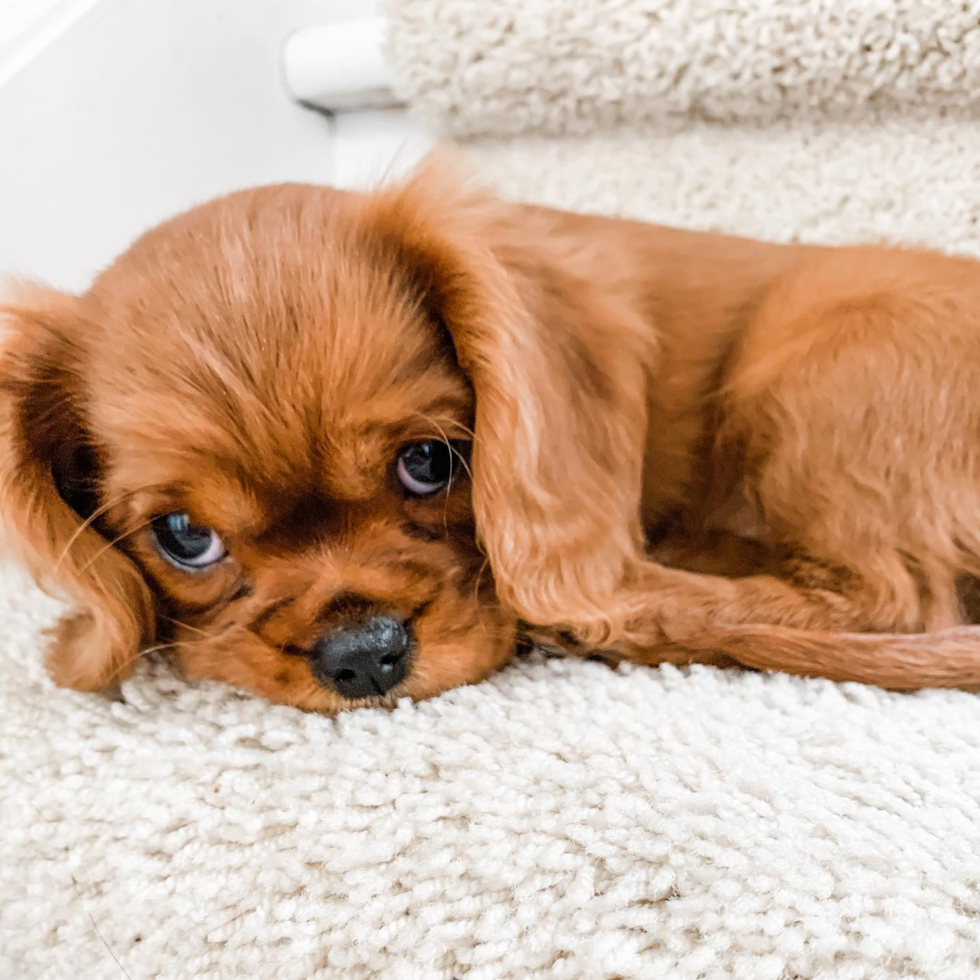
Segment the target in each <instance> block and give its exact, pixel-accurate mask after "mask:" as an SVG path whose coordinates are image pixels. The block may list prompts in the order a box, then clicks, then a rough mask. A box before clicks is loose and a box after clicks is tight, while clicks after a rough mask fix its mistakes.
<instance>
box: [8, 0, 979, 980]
mask: <svg viewBox="0 0 980 980" xmlns="http://www.w3.org/2000/svg"><path fill="white" fill-rule="evenodd" d="M763 8H764V9H763ZM390 12H391V18H392V32H391V38H390V48H391V58H392V64H393V65H394V66H395V68H396V70H397V71H398V73H399V77H400V85H401V88H402V91H403V92H405V93H406V94H408V95H409V96H410V97H411V98H412V100H413V102H414V104H415V105H416V106H417V107H418V109H419V111H423V112H426V113H427V114H428V117H429V119H430V121H431V123H432V125H433V126H435V127H437V128H438V129H440V130H441V131H443V132H445V133H447V134H452V135H455V136H456V137H466V139H465V141H464V142H463V143H462V144H461V145H462V148H463V150H464V152H465V153H467V154H468V155H470V157H471V159H472V161H473V163H474V165H475V166H476V168H477V169H478V170H479V171H480V172H481V173H483V174H484V175H486V176H487V177H488V179H490V180H491V181H493V182H494V183H496V184H497V185H498V186H499V187H501V189H502V190H503V191H504V192H506V193H508V194H511V195H513V196H519V197H526V198H533V199H537V200H542V201H549V202H552V203H556V204H562V205H565V206H571V207H579V208H587V209H592V210H602V211H608V212H617V213H628V214H631V215H635V216H638V217H645V218H650V219H659V220H665V221H674V222H678V223H685V224H688V225H692V226H697V227H717V228H724V229H729V230H734V231H739V232H742V233H745V234H756V235H762V236H766V237H770V238H776V239H794V238H807V239H812V240H820V241H845V240H852V239H857V238H862V239H871V238H885V239H888V238H894V239H902V240H912V241H922V242H930V243H933V244H935V245H938V246H941V247H946V248H950V249H954V250H958V251H968V252H973V253H975V254H980V226H978V222H980V132H978V129H977V127H976V125H975V124H974V123H973V122H971V120H970V117H969V115H968V113H969V112H971V111H972V108H973V99H974V97H975V95H976V92H977V91H980V89H978V88H977V84H976V82H977V79H976V77H975V76H976V74H977V72H978V71H980V69H978V67H977V66H978V65H980V61H978V59H977V57H976V44H977V29H976V24H977V12H976V9H975V7H974V6H973V5H970V4H965V5H962V10H961V5H960V4H945V3H938V2H937V3H934V4H926V3H913V2H911V0H903V2H898V3H892V2H889V3H883V2H882V3H867V2H863V3H861V4H858V3H857V2H856V0H851V2H849V3H833V4H831V3H820V4H810V3H802V2H800V3H788V2H785V0H784V2H779V3H775V2H774V3H772V4H768V5H764V4H756V3H753V2H750V0H728V2H725V3H724V4H722V3H720V2H719V3H714V2H704V3H701V2H700V0H699V2H696V3H695V2H694V0H690V2H681V0H676V2H673V3H671V2H657V3H654V2H652V0H650V2H643V0H618V2H614V0H608V2H599V0H588V2H582V0H552V2H545V0H540V2H535V3H528V2H524V0H470V2H465V0H439V2H436V0H393V2H392V3H391V5H390ZM862 12H863V13H864V14H866V16H863V13H862ZM629 52H633V53H632V54H629V56H628V57H627V54H628V53H629ZM777 69H778V70H777ZM624 93H625V94H624ZM627 95H628V98H627V97H626V96H627ZM872 95H874V99H873V103H874V104H873V105H868V104H867V102H868V99H869V98H870V97H871V96H872ZM477 137H478V138H477ZM57 608H58V607H57V605H56V603H54V602H53V601H51V600H48V599H45V598H44V597H42V596H41V595H40V594H39V593H38V592H37V591H36V590H35V589H34V588H33V587H32V586H30V585H29V584H28V583H27V582H26V581H25V580H24V578H23V576H22V574H21V573H20V572H19V571H18V570H17V569H16V568H13V567H10V566H0V623H3V628H2V629H0V977H4V978H8V977H9V978H11V980H61V978H66V980H69V978H70V980H104V978H105V980H113V978H121V980H124V978H125V977H129V978H131V980H149V978H161V980H162V978H166V980H183V978H194V980H197V978H215V980H245V978H248V980H264V978H270V980H272V978H276V980H308V978H315V980H334V978H337V980H368V978H379V977H381V978H384V980H451V978H454V977H455V978H457V980H538V978H540V980H544V978H548V980H661V978H663V980H668V978H669V980H723V978H724V980H732V978H734V980H822V978H835V980H836V978H840V980H899V978H902V980H912V978H914V980H967V978H969V977H972V976H978V975H980V696H977V695H970V694H963V693H958V692H935V691H931V692H922V693H918V694H912V695H900V694H891V693H886V692H882V691H878V690H875V689H871V688H864V687H860V686H856V685H835V684H831V683H829V682H823V681H804V680H798V679H792V678H787V677H779V676H760V675H752V674H745V673H738V672H720V671H712V670H710V669H694V670H690V671H682V670H677V669H673V668H670V669H667V668H664V669H659V670H643V669H621V670H618V671H611V670H608V669H606V668H605V667H602V666H600V665H596V664H589V663H572V662H564V661H544V660H540V659H534V658H532V659H530V660H527V661H522V662H519V663H517V664H515V665H514V666H512V667H510V668H509V669H507V670H505V671H503V672H502V673H500V674H499V675H498V676H497V677H496V678H494V679H493V680H491V681H489V682H487V683H485V684H482V685H479V686H477V687H472V688H466V689H462V690H459V691H455V692H451V693H449V694H447V695H445V696H443V697H441V698H437V699H435V700H433V701H430V702H427V703H425V704H420V705H411V704H403V705H401V706H400V707H399V708H397V709H396V710H395V711H393V712H390V713H382V712H374V711H365V712H359V713H354V714H351V715H347V716H342V717H340V718H337V719H329V718H323V717H314V716H308V715H303V714H300V713H298V712H295V711H292V710H290V709H285V708H281V707H276V706H271V705H268V704H266V703H264V702H262V701H259V700H256V699H253V698H250V697H247V696H245V695H240V694H238V693H236V692H234V691H231V690H229V689H227V688H224V687H221V686H218V685H213V684H207V683H187V682H185V681H183V680H182V679H180V678H179V677H178V676H177V675H176V674H175V673H174V672H173V671H171V670H170V669H169V668H168V667H167V666H166V665H165V664H164V663H162V662H158V661H152V662H149V663H146V664H145V665H144V666H143V667H141V669H140V670H139V671H138V673H137V674H136V676H135V677H134V678H133V679H132V680H131V681H129V682H128V683H127V684H126V685H125V686H124V690H123V696H124V700H123V701H121V702H110V701H105V700H101V699H99V698H95V697H89V696H83V695H76V694H73V693H71V692H65V691H59V690H56V689H54V688H53V687H52V685H51V684H50V682H49V681H48V679H47V678H46V677H45V675H44V671H43V669H42V667H41V661H40V647H41V638H40V632H41V630H42V629H43V627H44V626H45V625H46V624H47V623H49V622H50V621H51V618H52V617H53V616H54V615H55V614H56V612H57Z"/></svg>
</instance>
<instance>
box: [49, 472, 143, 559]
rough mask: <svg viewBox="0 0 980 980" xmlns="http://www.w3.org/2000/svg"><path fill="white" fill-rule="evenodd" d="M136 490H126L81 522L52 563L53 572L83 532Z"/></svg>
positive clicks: (97, 508) (136, 491)
mask: <svg viewBox="0 0 980 980" xmlns="http://www.w3.org/2000/svg"><path fill="white" fill-rule="evenodd" d="M139 492H140V491H138V490H127V491H126V492H125V493H122V494H120V495H119V496H118V497H114V498H113V499H112V500H109V501H106V503H104V504H103V505H102V506H101V507H96V509H95V510H94V511H92V513H91V514H89V516H88V517H86V518H85V520H84V521H82V523H81V524H79V526H78V527H77V528H76V529H75V531H74V533H73V534H72V536H71V537H70V538H69V539H68V543H67V544H66V545H65V547H64V550H63V551H62V552H61V554H60V555H59V556H58V560H57V561H56V562H55V563H54V570H55V572H57V571H58V569H59V568H60V567H61V563H62V562H63V561H64V560H65V559H66V558H67V557H68V553H69V552H70V551H71V549H72V547H73V545H74V544H75V542H77V541H78V539H79V538H80V537H81V536H82V535H83V534H84V533H85V531H86V530H87V529H88V528H90V527H91V526H92V525H93V524H94V523H95V522H96V521H97V520H98V519H99V518H100V517H102V516H103V515H104V514H105V513H106V512H107V511H110V510H112V508H113V507H116V506H118V505H119V504H121V503H122V502H123V501H124V500H126V498H127V497H132V496H133V495H134V494H136V493H139Z"/></svg>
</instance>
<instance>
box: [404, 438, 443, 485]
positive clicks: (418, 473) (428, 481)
mask: <svg viewBox="0 0 980 980" xmlns="http://www.w3.org/2000/svg"><path fill="white" fill-rule="evenodd" d="M395 469H396V472H397V473H398V480H399V482H400V483H401V485H402V486H403V487H404V488H405V489H406V490H407V491H408V492H409V493H410V494H412V495H413V496H415V497H428V496H430V495H431V494H433V493H437V492H438V491H440V490H442V489H443V488H444V487H446V486H448V485H449V480H450V478H451V477H452V475H453V450H452V449H451V448H450V447H449V446H448V445H446V443H444V442H439V441H438V440H436V439H427V440H426V441H425V442H411V443H409V444H408V445H407V446H403V447H402V448H401V450H400V451H399V453H398V463H397V464H396V468H395Z"/></svg>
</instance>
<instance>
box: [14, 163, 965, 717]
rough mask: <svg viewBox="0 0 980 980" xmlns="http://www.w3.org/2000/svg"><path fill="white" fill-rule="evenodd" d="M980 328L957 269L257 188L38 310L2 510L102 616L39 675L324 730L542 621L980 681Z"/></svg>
mask: <svg viewBox="0 0 980 980" xmlns="http://www.w3.org/2000/svg"><path fill="white" fill-rule="evenodd" d="M978 311H980V265H978V264H977V263H975V262H972V261H969V260H966V259H955V258H950V257H945V256H940V255H937V254H933V253H927V252H914V251H900V250H894V249H883V248H848V249H821V248H812V247H800V246H778V245H768V244H762V243H757V242H750V241H745V240H741V239H736V238H729V237H725V236H719V235H708V234H698V233H693V232H684V231H677V230H672V229H668V228H662V227H656V226H648V225H642V224H637V223H631V222H625V221H619V220H614V219H609V218H601V217H594V216H582V215H572V214H566V213H562V212H556V211H549V210H546V209H541V208H534V207H528V206H521V205H509V204H504V203H501V202H499V201H495V200H493V199H492V198H490V197H488V196H487V195H485V194H482V193H480V192H469V191H467V190H465V189H453V188H452V187H448V186H447V183H446V179H445V176H444V175H443V174H441V173H440V172H439V170H438V167H437V166H433V165H430V166H429V167H428V168H427V169H423V170H422V171H421V172H420V173H419V174H418V175H416V176H415V177H414V178H413V179H412V180H410V181H409V182H407V183H406V184H405V185H404V186H402V187H398V188H394V189H390V190H385V191H381V192H378V193H376V194H373V195H353V194H343V193H340V192H337V191H332V190H329V189H325V188H310V187H296V186H287V187H282V188H274V189H260V190H256V191H252V192H246V193H243V194H239V195H235V196H233V197H231V198H228V199H225V200H223V201H218V202H214V203H212V204H210V205H207V206H205V207H203V208H201V209H197V210H196V211H193V212H190V213H189V214H187V215H184V216H182V217H181V218H178V219H175V220H174V221H173V222H170V223H168V224H167V225H164V226H162V227H161V228H160V229H157V230H155V231H154V232H152V233H150V234H149V235H147V236H145V237H144V238H143V239H141V240H140V241H139V242H138V243H137V244H136V245H135V246H134V247H133V249H132V250H131V251H130V252H129V253H127V254H126V255H125V256H123V257H122V258H121V259H120V260H119V261H118V262H117V263H116V264H115V265H114V266H113V267H112V268H111V269H109V270H108V271H107V272H106V273H105V274H104V275H103V276H102V277H100V279H99V280H98V281H97V282H96V283H95V284H94V285H93V287H92V289H91V291H90V292H89V293H88V294H86V295H85V296H83V297H80V298H77V299H75V298H71V299H69V298H64V297H50V296H44V297H39V298H36V299H34V300H29V301H27V302H25V303H24V304H23V305H22V306H21V307H19V308H18V309H17V310H15V311H14V313H13V316H12V318H11V328H12V329H11V332H10V336H9V338H8V340H7V345H6V350H5V353H4V356H3V359H2V360H0V375H2V377H0V382H2V388H3V403H2V407H3V449H4V453H5V464H6V466H7V470H8V473H9V474H10V477H9V479H8V482H7V486H6V494H5V510H6V512H7V515H8V516H9V517H10V518H11V521H10V522H11V524H12V526H13V530H14V531H15V537H16V538H17V539H19V541H20V542H21V544H22V546H23V550H24V552H25V554H26V556H27V558H28V560H29V561H30V563H31V564H32V566H33V567H34V569H35V571H36V572H37V573H38V575H39V577H42V578H47V579H54V581H55V582H56V583H57V584H59V585H60V586H61V587H62V588H65V589H67V590H68V591H69V592H70V593H71V594H72V595H73V596H74V598H75V599H76V601H77V602H78V603H79V605H80V607H81V608H80V611H79V613H78V614H77V615H76V616H75V617H74V618H72V619H69V620H67V621H66V622H65V623H64V624H63V625H62V627H61V629H60V631H59V634H58V636H57V637H56V640H55V647H54V650H53V655H52V667H53V670H54V673H55V676H56V678H57V679H58V680H59V681H60V682H61V683H66V684H70V685H72V686H76V687H80V688H86V689H90V688H94V687H99V686H102V685H105V684H107V683H111V682H112V681H113V680H116V679H118V678H120V677H122V676H125V674H126V673H127V672H128V671H129V669H131V665H132V663H133V661H134V659H135V658H136V657H137V656H138V655H139V652H140V651H141V650H142V649H145V648H147V647H150V646H153V645H157V644H163V645H168V646H170V645H172V646H174V647H175V648H176V649H177V650H178V652H179V654H180V657H181V659H182V661H183V663H184V664H185V666H186V667H187V668H188V670H189V671H190V672H191V673H193V674H196V675H199V676H205V677H212V678H216V679H219V680H225V681H228V682H231V683H234V684H237V685H239V686H242V687H245V688H248V689H250V690H253V691H257V692H259V693H261V694H263V695H265V696H267V697H270V698H273V699H276V700H282V701H287V702H290V703H295V704H299V705H301V706H304V707H309V708H315V709H324V710H337V709H340V708H343V707H347V706H351V705H354V704H359V703H365V702H369V701H376V700H378V698H383V699H390V698H391V697H396V696H399V695H403V694H404V695H409V696H413V697H424V696H428V695H431V694H434V693H437V692H438V691H441V690H445V689H446V688H448V687H452V686H455V685H456V684H460V683H466V682H469V681H473V680H476V679H479V678H480V677H482V676H485V675H486V674H487V673H488V672H489V671H491V670H493V669H494V668H495V667H497V666H499V665H500V664H501V663H503V662H504V661H505V660H506V659H507V657H508V655H509V653H510V651H511V649H512V647H513V643H514V640H515V635H516V634H515V619H517V618H520V619H522V620H524V621H526V622H527V624H528V628H529V631H530V633H531V635H532V636H535V637H537V638H539V639H542V640H544V641H546V642H547V641H554V640H557V641H558V642H560V643H561V644H562V645H564V646H571V647H572V648H573V649H578V648H580V647H581V648H584V649H592V648H595V647H600V648H602V649H603V650H605V651H607V652H609V653H610V654H612V655H614V656H621V657H627V658H629V659H634V660H638V661H640V662H646V663H655V662H660V661H663V660H674V661H677V662H690V661H692V660H700V661H703V662H709V663H720V664H725V663H744V664H747V665H751V666H757V667H767V668H777V669H780V668H781V669H786V670H793V671H797V672H801V673H822V674H826V675H828V676H831V677H836V678H841V679H857V680H864V681H870V682H877V683H882V684H887V685H892V686H897V687H908V686H922V685H929V684H940V685H949V684H960V685H974V684H978V683H980V636H978V634H977V631H975V630H973V629H971V628H969V627H967V626H966V624H968V623H969V622H970V621H971V615H970V612H969V608H968V607H969V605H970V602H969V598H970V596H971V595H972V583H973V578H974V576H975V575H976V574H977V571H978V564H980V539H978V533H977V528H978V527H980V479H978V477H980V472H978V470H980V459H978V451H977V450H978V436H977V433H978V432H980V425H978V423H980V409H978V408H977V397H976V393H977V392H978V391H980V312H978ZM443 441H445V443H446V445H447V446H448V445H451V446H452V447H453V455H452V456H450V455H449V451H448V449H447V450H446V459H449V460H450V462H452V460H455V461H456V463H455V468H454V469H453V470H452V473H451V475H450V476H449V477H448V478H446V477H445V474H443V478H442V483H438V484H437V483H435V482H433V483H425V482H423V483H422V484H421V486H422V488H423V489H422V492H419V491H418V487H419V485H420V484H419V483H418V480H416V479H415V478H413V477H412V476H411V473H409V474H408V475H406V470H405V467H406V466H411V467H414V472H415V473H416V475H417V474H422V475H423V476H425V475H426V474H428V475H429V476H430V477H431V476H432V474H433V472H434V471H433V469H432V467H433V465H434V464H433V462H432V455H431V454H432V453H433V452H434V451H435V449H438V448H439V445H441V443H442V442H443ZM468 441H471V442H472V447H471V450H469V449H467V448H466V445H465V444H466V443H467V442H468ZM419 447H421V448H419ZM434 447H435V448H434ZM440 451H441V450H440ZM420 453H421V454H422V455H420ZM406 461H407V462H406ZM443 462H445V460H443ZM420 467H421V468H420ZM433 488H435V489H433ZM168 522H169V523H168ZM174 535H177V537H176V538H175V537H174ZM181 535H183V537H181ZM174 541H176V545H174ZM209 543H210V544H209ZM205 546H208V547H211V548H212V550H214V549H217V550H214V554H215V555H216V556H217V557H216V558H214V560H212V561H210V563H208V564H207V565H202V566H201V567H196V566H192V565H189V564H185V563H183V562H182V561H175V560H174V552H173V550H172V549H173V547H177V548H178V552H179V553H181V554H183V552H180V549H181V548H183V549H185V551H186V549H192V550H194V549H198V548H204V547H205ZM168 547H170V548H171V550H170V551H168V550H167V549H168ZM187 554H190V551H187ZM209 554H210V552H208V551H202V552H201V554H200V555H197V554H195V555H192V557H193V559H194V561H197V560H198V559H199V558H207V557H208V555H209ZM184 557H186V554H185V555H184ZM666 563H669V564H670V565H673V566H681V567H668V564H666ZM699 572H712V573H720V574H712V575H707V574H699ZM957 627H960V628H957ZM872 631H873V633H872ZM935 631H943V632H939V633H936V632H935ZM874 634H901V635H874ZM354 656H356V657H357V658H360V659H358V660H357V662H356V663H354V661H352V660H351V657H354ZM338 658H339V659H338ZM365 658H367V660H365ZM352 663H354V667H353V668H350V665H351V664H352ZM364 663H368V666H367V667H363V664H364ZM349 668H350V669H349ZM362 668H363V670H362ZM384 671H387V674H384V675H383V673H382V672H384ZM359 672H361V673H359ZM386 678H387V679H386ZM368 682H370V684H371V685H373V687H367V686H365V685H366V684H367V683H368ZM365 692H366V693H365Z"/></svg>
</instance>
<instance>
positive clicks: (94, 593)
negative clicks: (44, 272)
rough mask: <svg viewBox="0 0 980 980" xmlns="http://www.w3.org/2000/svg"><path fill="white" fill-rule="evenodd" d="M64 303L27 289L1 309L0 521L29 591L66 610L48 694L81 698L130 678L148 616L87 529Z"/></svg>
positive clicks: (132, 577)
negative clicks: (63, 600) (28, 577)
mask: <svg viewBox="0 0 980 980" xmlns="http://www.w3.org/2000/svg"><path fill="white" fill-rule="evenodd" d="M74 302H76V301H74V300H73V299H72V298H70V297H67V296H62V295H60V294H57V293H53V292H42V291H41V290H37V291H36V292H34V293H33V294H32V295H25V297H24V299H23V301H22V302H21V303H20V304H18V305H15V306H6V307H3V308H0V324H2V326H3V328H4V336H3V341H2V348H0V471H2V473H3V482H2V486H0V516H2V519H3V521H4V524H5V529H6V531H7V538H8V541H9V543H10V545H11V546H12V547H13V548H14V549H15V551H16V552H17V553H19V555H20V556H21V557H22V559H23V560H24V562H25V563H26V565H27V566H28V568H29V569H30V571H31V573H32V574H33V576H34V578H35V580H36V581H37V582H38V584H39V585H42V586H43V587H45V588H47V589H48V590H50V591H54V592H61V593H65V594H67V596H68V597H69V598H70V599H71V600H72V601H73V602H74V603H75V604H76V606H77V611H76V612H75V613H73V614H71V615H69V616H67V617H66V618H64V619H63V620H62V621H61V622H60V623H59V624H58V626H57V628H56V629H55V631H54V639H53V642H52V646H51V649H50V652H49V658H48V666H49V668H50V670H51V673H52V675H53V677H54V679H55V681H56V682H57V683H58V684H59V685H61V686H63V687H72V688H75V689H77V690H82V691H90V690H96V689H99V688H103V687H107V686H111V685H112V684H114V683H115V682H117V681H119V680H122V679H123V678H125V677H126V676H127V675H128V674H129V673H130V672H131V671H132V668H133V665H134V662H135V660H136V657H137V654H138V651H139V649H140V647H141V645H142V644H144V643H146V642H148V641H149V640H151V639H152V634H153V628H154V616H153V603H152V599H151V596H150V592H149V589H148V588H147V586H146V583H145V582H144V580H143V577H142V575H141V574H140V572H139V571H138V570H137V568H136V566H135V565H134V564H133V563H132V562H131V561H130V560H129V559H128V558H127V557H126V556H125V555H123V554H122V553H121V552H120V551H119V550H118V549H116V548H113V547H111V546H110V544H109V543H108V542H107V541H106V539H105V538H104V537H102V535H100V534H99V533H98V532H97V531H96V530H95V529H94V528H93V527H92V526H91V524H90V518H92V517H93V516H94V509H95V503H96V501H97V496H96V494H97V481H98V472H97V456H98V451H97V447H96V446H95V445H94V443H93V442H92V440H91V438H90V437H89V434H88V432H87V431H86V426H85V422H84V416H83V412H84V405H83V400H82V390H83V389H82V384H81V378H82V376H83V375H82V370H83V367H82V354H81V349H80V347H79V343H78V342H79V333H80V326H81V323H82V320H81V317H80V316H78V314H77V312H76V310H75V309H74V307H73V303H74Z"/></svg>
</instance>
